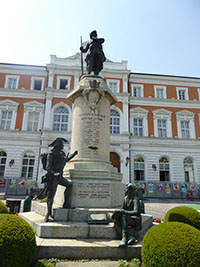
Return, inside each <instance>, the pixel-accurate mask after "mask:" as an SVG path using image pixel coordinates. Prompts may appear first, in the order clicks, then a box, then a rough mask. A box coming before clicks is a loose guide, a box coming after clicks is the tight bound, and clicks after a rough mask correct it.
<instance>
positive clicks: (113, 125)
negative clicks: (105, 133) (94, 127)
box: [110, 108, 121, 134]
mask: <svg viewBox="0 0 200 267" xmlns="http://www.w3.org/2000/svg"><path fill="white" fill-rule="evenodd" d="M112 110H113V111H115V112H117V113H118V114H119V125H117V124H116V125H115V124H112V128H113V127H119V132H118V133H111V132H110V134H120V133H121V114H120V112H119V111H118V110H117V109H115V108H111V109H110V112H111V111H112ZM110 127H111V124H110Z"/></svg>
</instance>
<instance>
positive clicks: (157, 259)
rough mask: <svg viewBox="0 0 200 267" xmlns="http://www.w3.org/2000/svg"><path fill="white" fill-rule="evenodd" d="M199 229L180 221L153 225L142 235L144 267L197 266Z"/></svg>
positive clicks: (199, 251) (199, 239)
mask: <svg viewBox="0 0 200 267" xmlns="http://www.w3.org/2000/svg"><path fill="white" fill-rule="evenodd" d="M199 255H200V231H199V230H197V229H196V228H194V227H192V226H190V225H188V224H184V223H180V222H168V223H161V224H159V225H157V226H153V227H152V228H151V229H150V230H149V231H148V232H147V233H146V235H145V236H144V239H143V244H142V261H143V264H144V266H145V267H157V266H159V267H171V266H172V267H183V266H187V267H189V266H190V267H199V266H200V256H199Z"/></svg>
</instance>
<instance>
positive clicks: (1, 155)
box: [0, 151, 7, 177]
mask: <svg viewBox="0 0 200 267" xmlns="http://www.w3.org/2000/svg"><path fill="white" fill-rule="evenodd" d="M6 160H7V154H6V152H4V151H0V177H3V176H4V172H5V168H6Z"/></svg>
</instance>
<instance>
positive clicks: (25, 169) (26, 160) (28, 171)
mask: <svg viewBox="0 0 200 267" xmlns="http://www.w3.org/2000/svg"><path fill="white" fill-rule="evenodd" d="M34 164H35V156H34V154H33V153H32V152H28V153H26V154H25V155H24V157H23V161H22V178H26V179H32V178H33V171H34Z"/></svg>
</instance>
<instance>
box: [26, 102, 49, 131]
mask: <svg viewBox="0 0 200 267" xmlns="http://www.w3.org/2000/svg"><path fill="white" fill-rule="evenodd" d="M43 111H44V104H42V103H40V102H38V101H30V102H26V103H24V117H23V123H22V131H39V129H41V127H42V117H43Z"/></svg>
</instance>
